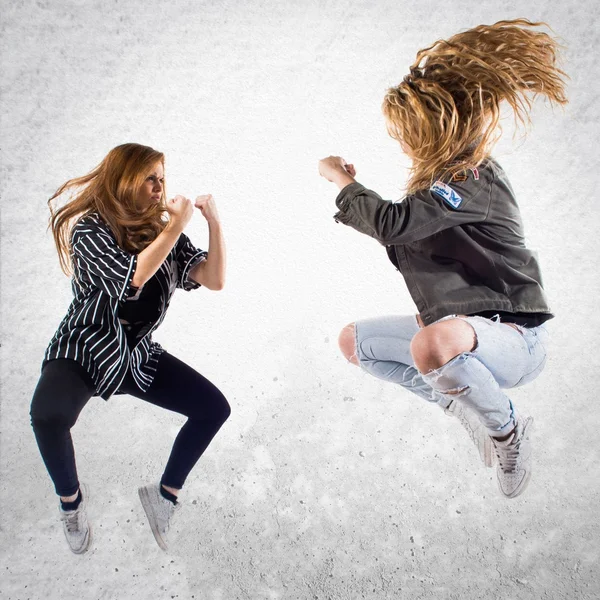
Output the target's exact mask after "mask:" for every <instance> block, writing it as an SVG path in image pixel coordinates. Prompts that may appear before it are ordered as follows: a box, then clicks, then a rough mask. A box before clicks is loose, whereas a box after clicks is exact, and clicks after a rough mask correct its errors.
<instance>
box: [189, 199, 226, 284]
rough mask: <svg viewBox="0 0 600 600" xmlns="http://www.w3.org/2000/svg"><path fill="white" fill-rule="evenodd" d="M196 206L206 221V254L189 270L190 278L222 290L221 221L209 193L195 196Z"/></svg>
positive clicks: (224, 264)
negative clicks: (204, 258) (203, 258)
mask: <svg viewBox="0 0 600 600" xmlns="http://www.w3.org/2000/svg"><path fill="white" fill-rule="evenodd" d="M195 205H196V208H198V209H200V211H201V212H202V216H203V217H204V218H205V219H206V222H207V223H208V255H207V257H206V260H203V261H202V262H201V263H199V264H198V265H196V266H195V267H193V268H192V270H191V271H190V278H191V279H193V280H194V281H196V282H197V283H199V284H201V285H203V286H205V287H207V288H208V289H209V290H222V289H223V286H224V285H225V268H226V253H225V240H224V239H223V232H222V230H221V221H220V219H219V215H218V213H217V207H216V205H215V201H214V200H213V197H212V195H211V194H205V195H203V196H198V197H197V198H196V203H195Z"/></svg>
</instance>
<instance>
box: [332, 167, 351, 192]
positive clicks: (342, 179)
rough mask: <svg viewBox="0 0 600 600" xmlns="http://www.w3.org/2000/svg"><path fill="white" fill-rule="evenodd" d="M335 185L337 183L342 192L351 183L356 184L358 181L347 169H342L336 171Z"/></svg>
mask: <svg viewBox="0 0 600 600" xmlns="http://www.w3.org/2000/svg"><path fill="white" fill-rule="evenodd" d="M332 181H333V183H335V184H336V185H337V186H338V187H339V188H340V190H342V189H344V188H345V187H346V186H347V185H350V184H351V183H356V179H354V177H352V175H350V173H348V171H346V170H345V169H340V170H339V171H336V173H335V176H334V177H333V178H332Z"/></svg>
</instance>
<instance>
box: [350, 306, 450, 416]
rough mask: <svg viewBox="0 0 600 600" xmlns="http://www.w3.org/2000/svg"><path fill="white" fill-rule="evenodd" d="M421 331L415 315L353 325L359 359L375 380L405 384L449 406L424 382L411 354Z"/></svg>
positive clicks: (431, 399)
mask: <svg viewBox="0 0 600 600" xmlns="http://www.w3.org/2000/svg"><path fill="white" fill-rule="evenodd" d="M345 329H346V328H345ZM419 331H420V328H419V324H418V323H417V319H416V317H415V315H405V316H397V315H391V316H384V317H374V318H371V319H363V320H361V321H357V322H356V323H354V324H353V332H354V351H355V355H356V360H357V362H358V364H359V365H360V367H361V368H362V369H364V370H365V371H367V373H370V374H371V375H373V376H374V377H377V378H379V379H383V380H385V381H390V382H392V383H396V384H398V385H401V386H402V387H404V388H406V389H407V390H409V391H411V392H412V393H413V394H416V395H417V396H419V397H421V398H423V399H425V400H427V401H428V402H436V403H440V404H441V405H442V406H444V407H445V406H446V405H447V404H449V403H450V402H451V400H448V401H446V400H445V398H444V397H442V396H441V395H440V394H437V393H436V392H435V390H433V389H432V387H431V386H430V385H429V384H428V383H426V382H425V381H424V380H423V378H422V377H421V374H420V373H419V371H418V370H417V369H416V367H415V363H414V360H413V357H412V355H411V353H410V343H411V340H412V339H413V337H414V336H415V335H416V334H417V333H418V332H419ZM342 335H344V336H347V335H348V334H347V333H346V334H344V330H343V333H342ZM342 335H341V336H340V345H341V343H342ZM355 364H356V363H355Z"/></svg>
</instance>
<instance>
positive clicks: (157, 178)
mask: <svg viewBox="0 0 600 600" xmlns="http://www.w3.org/2000/svg"><path fill="white" fill-rule="evenodd" d="M164 183H165V172H164V168H163V165H162V163H161V162H157V163H156V164H155V165H154V167H153V168H152V170H151V171H150V173H148V175H147V176H146V179H145V181H144V183H143V184H142V187H141V189H140V191H139V193H138V198H137V201H138V206H139V207H140V208H142V209H144V208H148V207H150V206H152V205H153V204H158V203H159V202H160V200H161V198H162V194H163V187H164Z"/></svg>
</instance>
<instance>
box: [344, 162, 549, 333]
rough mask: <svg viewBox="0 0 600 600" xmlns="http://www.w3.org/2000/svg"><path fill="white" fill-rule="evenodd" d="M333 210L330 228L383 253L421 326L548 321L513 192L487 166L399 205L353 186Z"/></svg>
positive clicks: (499, 173) (496, 169)
mask: <svg viewBox="0 0 600 600" xmlns="http://www.w3.org/2000/svg"><path fill="white" fill-rule="evenodd" d="M336 204H337V206H338V208H339V212H338V213H336V215H335V217H334V218H335V220H336V221H338V222H340V223H344V224H345V225H349V226H350V227H352V228H354V229H356V230H357V231H360V232H361V233H365V234H367V235H369V236H371V237H373V238H375V239H376V240H377V241H378V242H380V243H381V244H383V245H384V246H386V249H387V253H388V256H389V258H390V260H391V261H392V263H393V264H394V265H395V266H396V268H397V269H398V270H399V271H400V272H401V273H402V275H403V277H404V280H405V281H406V285H407V286H408V290H409V292H410V295H411V296H412V298H413V300H414V302H415V304H416V305H417V309H418V310H419V313H420V315H421V318H422V319H423V322H424V323H425V324H426V325H429V324H431V323H433V322H434V321H437V320H438V319H441V318H442V317H445V316H446V315H450V314H466V315H469V314H474V313H477V312H480V311H488V310H498V311H506V312H511V313H547V314H548V316H549V317H550V316H551V313H550V309H549V308H548V304H547V301H546V296H545V293H544V290H543V287H542V276H541V272H540V267H539V264H538V260H537V256H536V253H535V252H532V251H531V250H529V249H528V248H527V247H526V246H525V241H524V232H523V223H522V221H521V214H520V212H519V207H518V205H517V202H516V200H515V196H514V193H513V190H512V188H511V186H510V183H509V182H508V179H507V177H506V174H505V173H504V171H503V170H502V168H501V167H500V165H499V164H498V163H497V162H495V161H494V160H493V159H488V160H486V161H485V162H484V163H483V164H482V165H481V166H480V167H479V168H478V169H476V168H473V169H469V170H467V171H465V172H464V173H461V174H458V175H456V176H454V177H453V178H452V180H450V181H448V180H446V182H441V181H437V182H435V183H434V184H433V185H432V186H431V188H430V189H428V190H421V191H418V192H416V193H415V194H411V195H409V196H407V197H406V198H404V199H403V200H402V201H400V202H390V201H387V200H383V199H382V198H381V197H380V196H379V195H378V194H376V193H375V192H373V191H371V190H368V189H366V188H365V187H364V186H362V185H361V184H360V183H358V182H356V183H352V184H350V185H347V186H346V187H345V188H344V189H343V190H342V191H341V192H340V193H339V195H338V197H337V199H336Z"/></svg>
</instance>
